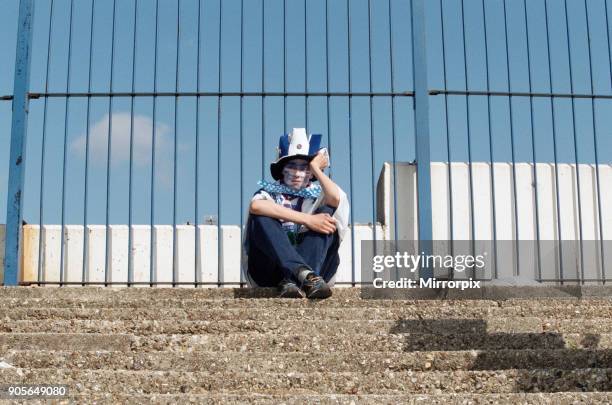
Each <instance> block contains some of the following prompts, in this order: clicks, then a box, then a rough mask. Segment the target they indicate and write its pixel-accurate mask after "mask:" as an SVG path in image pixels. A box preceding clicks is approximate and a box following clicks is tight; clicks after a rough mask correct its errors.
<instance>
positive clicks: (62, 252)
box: [41, 0, 74, 286]
mask: <svg viewBox="0 0 612 405" xmlns="http://www.w3.org/2000/svg"><path fill="white" fill-rule="evenodd" d="M73 8H74V0H70V17H69V20H68V26H69V29H68V30H69V34H68V66H67V69H66V70H67V73H66V93H69V92H70V70H71V62H72V60H71V59H72V25H73V24H72V12H73ZM69 116H70V97H69V96H67V97H66V100H65V104H64V149H63V151H64V153H63V156H62V214H61V215H62V226H61V228H60V229H61V231H60V232H61V233H60V286H61V285H62V282H63V281H64V279H65V278H66V276H65V270H66V269H65V268H64V267H65V266H64V260H65V254H66V249H65V247H64V239H65V238H64V231H65V229H66V152H67V149H68V117H69ZM41 198H42V196H41Z"/></svg>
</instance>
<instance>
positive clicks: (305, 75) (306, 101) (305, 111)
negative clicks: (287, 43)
mask: <svg viewBox="0 0 612 405" xmlns="http://www.w3.org/2000/svg"><path fill="white" fill-rule="evenodd" d="M306 5H307V3H306V0H304V93H305V94H306V96H305V97H304V121H305V124H304V125H305V127H306V133H307V134H308V29H307V27H308V9H307V7H306Z"/></svg>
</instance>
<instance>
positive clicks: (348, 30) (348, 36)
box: [346, 0, 356, 287]
mask: <svg viewBox="0 0 612 405" xmlns="http://www.w3.org/2000/svg"><path fill="white" fill-rule="evenodd" d="M346 40H347V56H348V63H347V73H348V91H349V96H348V121H349V125H348V138H349V184H350V191H349V192H350V195H351V201H353V141H352V136H351V135H352V128H353V121H352V119H351V115H352V114H351V113H352V101H353V97H352V95H351V89H352V86H351V3H350V0H346ZM349 215H350V217H351V286H353V287H354V286H355V280H356V277H355V276H356V274H355V215H354V214H353V211H352V210H351V212H350V213H349Z"/></svg>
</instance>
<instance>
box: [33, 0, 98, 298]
mask: <svg viewBox="0 0 612 405" xmlns="http://www.w3.org/2000/svg"><path fill="white" fill-rule="evenodd" d="M95 6H96V0H92V2H91V16H90V24H89V29H90V31H89V66H88V73H87V92H88V93H91V61H92V58H93V33H94V21H95V20H94V10H95ZM47 76H48V75H47ZM46 102H47V98H45V103H46ZM85 114H86V120H87V122H86V123H85V180H84V181H85V184H84V185H83V189H84V190H83V191H84V193H83V194H84V196H83V197H84V200H83V270H82V275H81V281H82V282H83V284H82V285H83V286H85V282H86V281H87V278H88V274H87V269H88V266H87V257H88V247H89V238H88V236H87V233H88V232H87V203H88V201H89V140H90V139H89V137H90V136H89V127H90V122H89V121H90V117H91V95H87V112H86V113H85ZM41 168H42V166H41ZM41 190H42V188H41ZM41 196H42V191H41ZM41 212H42V207H41ZM41 222H42V221H41ZM38 252H39V255H40V252H41V247H40V246H39V247H38ZM38 263H39V266H40V258H39V260H38ZM39 274H40V273H39ZM38 279H39V280H41V279H42V277H41V276H40V275H39V276H38Z"/></svg>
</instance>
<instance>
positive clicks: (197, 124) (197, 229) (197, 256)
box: [193, 0, 202, 287]
mask: <svg viewBox="0 0 612 405" xmlns="http://www.w3.org/2000/svg"><path fill="white" fill-rule="evenodd" d="M201 16H202V0H198V40H197V46H198V51H197V61H196V91H198V92H199V91H200V60H201V58H200V27H201V18H202V17H201ZM195 138H196V139H195V193H194V194H195V195H194V197H195V201H194V208H195V219H194V221H193V222H194V223H195V261H194V266H195V268H194V272H195V274H194V280H195V282H196V287H199V286H201V285H200V284H199V283H201V282H202V273H201V272H200V271H198V266H199V263H200V260H201V257H202V252H201V250H200V210H199V207H198V202H199V201H200V96H197V97H196V120H195Z"/></svg>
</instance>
